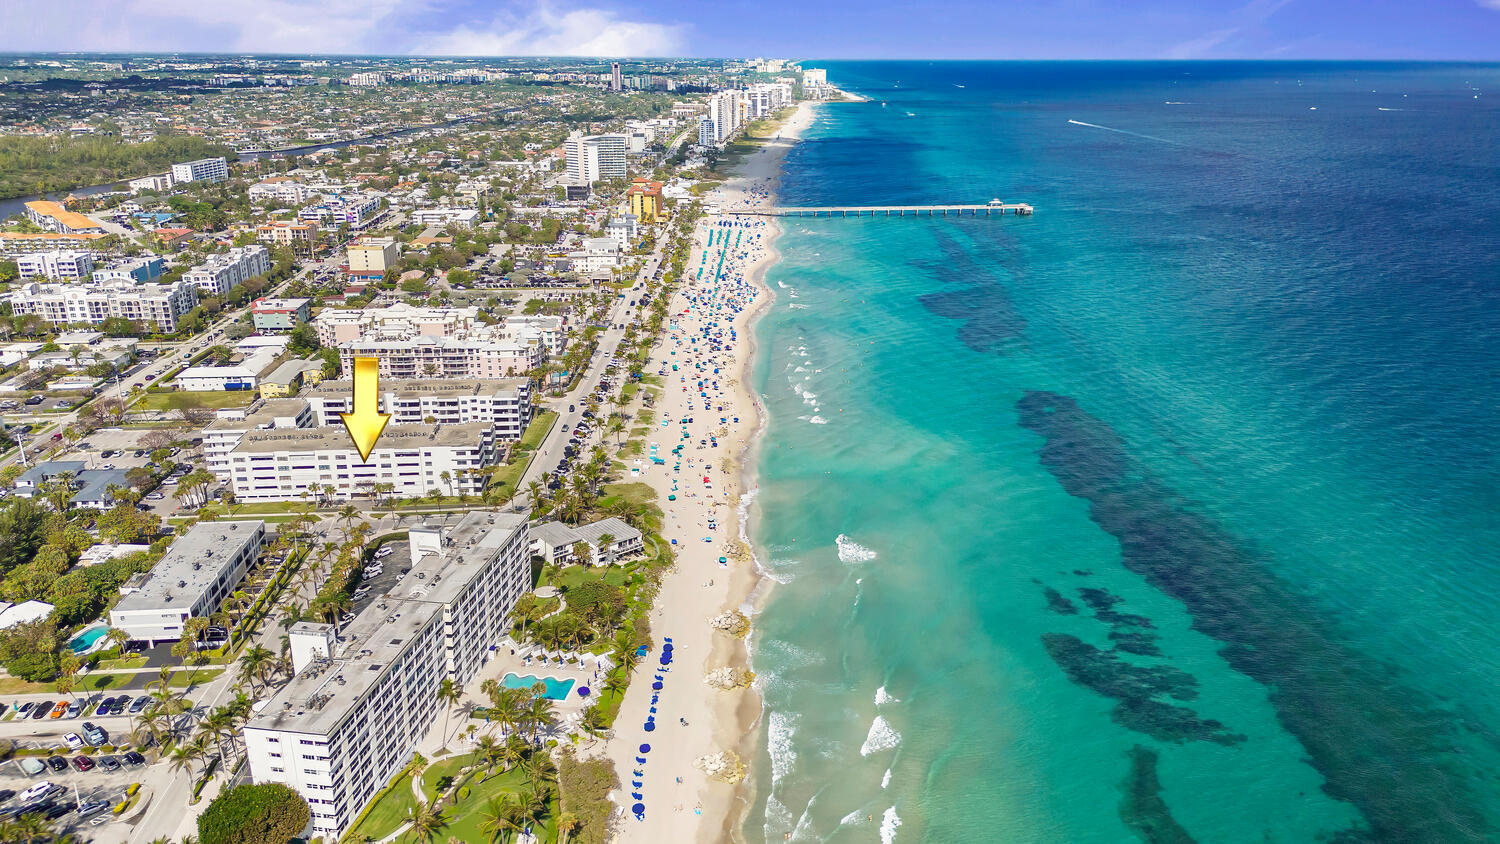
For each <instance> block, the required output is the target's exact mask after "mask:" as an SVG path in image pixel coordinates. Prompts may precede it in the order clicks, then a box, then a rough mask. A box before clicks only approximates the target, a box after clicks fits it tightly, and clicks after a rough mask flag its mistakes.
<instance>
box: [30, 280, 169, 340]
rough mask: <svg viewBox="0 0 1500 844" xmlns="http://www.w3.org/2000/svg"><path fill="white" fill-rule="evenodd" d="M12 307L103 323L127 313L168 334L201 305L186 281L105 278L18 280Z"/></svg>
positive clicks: (51, 317)
mask: <svg viewBox="0 0 1500 844" xmlns="http://www.w3.org/2000/svg"><path fill="white" fill-rule="evenodd" d="M9 301H10V306H11V311H12V312H13V313H16V314H37V315H39V316H40V317H41V318H42V319H45V320H47V321H48V322H50V323H52V324H53V325H59V326H60V325H71V324H75V323H86V324H88V325H98V324H100V323H102V322H104V321H105V320H106V319H109V318H110V317H123V318H125V319H128V320H132V321H135V322H139V323H142V324H143V325H148V326H151V327H153V328H155V329H156V330H157V331H160V332H162V333H164V334H170V333H172V332H174V331H176V330H177V320H178V319H180V318H181V317H182V315H183V314H186V313H187V312H188V311H190V310H192V309H193V308H194V306H196V305H197V304H198V291H197V288H195V287H194V286H193V285H191V284H189V283H187V282H186V281H178V282H176V283H174V284H135V283H133V282H129V281H121V280H114V281H106V282H99V283H95V284H87V285H81V284H39V283H37V282H30V283H27V284H22V285H18V286H17V287H15V288H13V289H12V290H11V293H10V296H9Z"/></svg>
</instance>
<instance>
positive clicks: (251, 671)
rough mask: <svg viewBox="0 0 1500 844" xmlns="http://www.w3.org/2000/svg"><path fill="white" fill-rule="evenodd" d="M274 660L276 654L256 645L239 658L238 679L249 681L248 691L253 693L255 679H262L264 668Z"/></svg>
mask: <svg viewBox="0 0 1500 844" xmlns="http://www.w3.org/2000/svg"><path fill="white" fill-rule="evenodd" d="M275 659H276V654H273V653H271V651H269V650H267V649H266V648H263V647H261V646H260V645H256V646H254V647H252V648H249V649H248V650H246V651H245V653H244V655H243V656H241V657H240V679H241V680H246V681H249V683H250V691H252V692H254V691H255V678H256V677H258V676H259V677H264V675H265V671H266V667H267V666H268V665H269V664H270V663H271V662H272V661H273V660H275Z"/></svg>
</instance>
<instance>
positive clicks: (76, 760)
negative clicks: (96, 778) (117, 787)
mask: <svg viewBox="0 0 1500 844" xmlns="http://www.w3.org/2000/svg"><path fill="white" fill-rule="evenodd" d="M73 767H75V768H77V769H78V770H80V771H92V770H93V769H94V760H92V759H90V758H88V757H87V756H74V757H73Z"/></svg>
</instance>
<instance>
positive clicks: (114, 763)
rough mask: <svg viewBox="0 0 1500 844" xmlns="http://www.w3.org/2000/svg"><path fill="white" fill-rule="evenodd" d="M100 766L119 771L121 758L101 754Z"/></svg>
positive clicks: (107, 769)
mask: <svg viewBox="0 0 1500 844" xmlns="http://www.w3.org/2000/svg"><path fill="white" fill-rule="evenodd" d="M99 767H101V768H103V769H104V770H106V771H118V770H120V760H118V759H116V758H115V757H113V756H100V757H99Z"/></svg>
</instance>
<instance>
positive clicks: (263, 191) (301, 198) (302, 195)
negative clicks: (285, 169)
mask: <svg viewBox="0 0 1500 844" xmlns="http://www.w3.org/2000/svg"><path fill="white" fill-rule="evenodd" d="M249 193H250V199H251V201H255V202H268V201H274V202H286V203H289V204H292V205H296V204H298V203H302V202H306V201H307V200H308V198H309V197H311V196H312V195H313V194H315V193H317V191H315V190H313V189H312V188H310V187H308V186H307V185H304V184H302V183H301V182H299V181H297V180H295V179H292V178H289V177H287V176H270V177H268V178H265V179H261V180H260V181H258V182H256V183H255V184H253V185H251V186H250V191H249Z"/></svg>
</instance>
